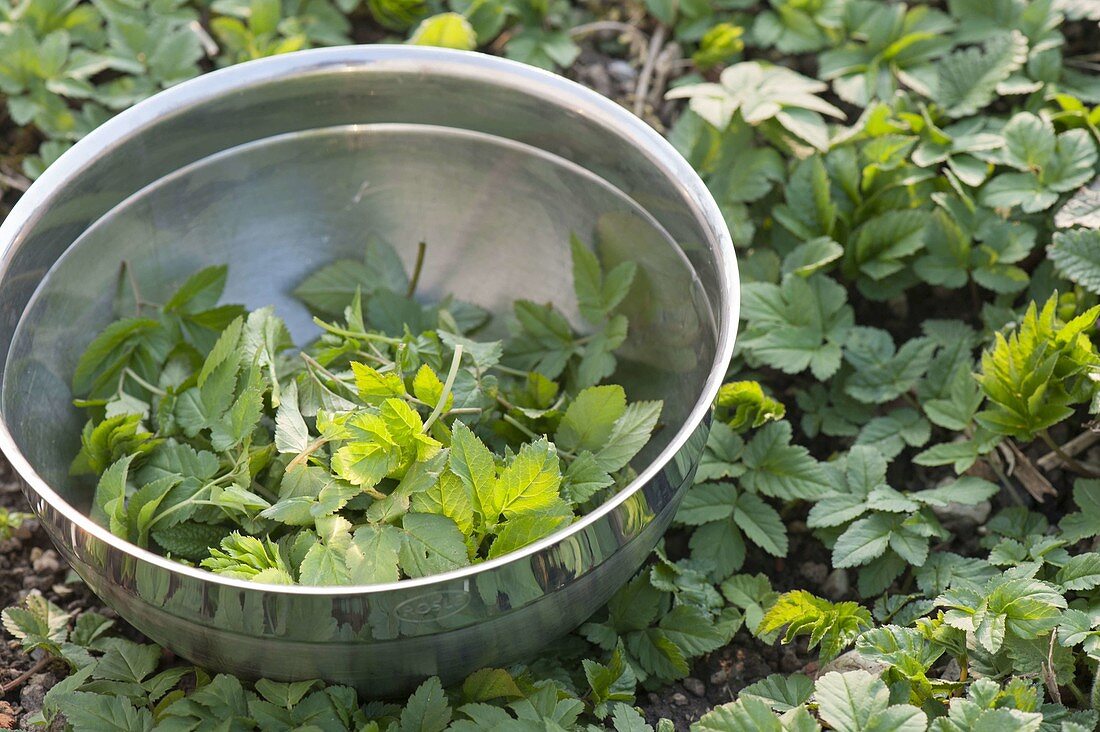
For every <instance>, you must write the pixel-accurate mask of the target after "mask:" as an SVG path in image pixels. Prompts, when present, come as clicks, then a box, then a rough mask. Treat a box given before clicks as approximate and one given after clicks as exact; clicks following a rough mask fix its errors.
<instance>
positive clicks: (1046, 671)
mask: <svg viewBox="0 0 1100 732" xmlns="http://www.w3.org/2000/svg"><path fill="white" fill-rule="evenodd" d="M1057 637H1058V634H1057V633H1051V634H1050V647H1049V648H1047V661H1046V663H1044V664H1043V682H1044V683H1045V684H1046V687H1047V691H1048V692H1050V698H1051V699H1052V700H1053V701H1054V703H1055V704H1061V703H1062V692H1061V691H1060V690H1059V689H1058V679H1057V678H1056V677H1055V675H1054V642H1055V640H1056V639H1057Z"/></svg>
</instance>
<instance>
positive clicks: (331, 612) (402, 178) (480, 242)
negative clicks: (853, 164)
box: [0, 46, 738, 696]
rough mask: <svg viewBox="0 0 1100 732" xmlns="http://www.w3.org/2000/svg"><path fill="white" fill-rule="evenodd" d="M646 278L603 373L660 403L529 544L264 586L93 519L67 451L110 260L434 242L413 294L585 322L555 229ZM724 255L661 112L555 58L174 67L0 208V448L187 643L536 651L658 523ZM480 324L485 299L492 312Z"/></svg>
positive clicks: (372, 681) (460, 660)
mask: <svg viewBox="0 0 1100 732" xmlns="http://www.w3.org/2000/svg"><path fill="white" fill-rule="evenodd" d="M573 233H575V234H577V235H578V236H579V237H580V238H581V239H582V241H585V242H587V243H590V244H591V245H592V246H593V247H594V248H595V249H596V251H597V252H598V254H599V255H600V257H601V259H602V260H603V261H604V262H605V264H613V263H614V262H617V261H622V260H631V261H634V262H636V263H637V264H638V267H639V276H638V278H637V281H636V283H635V287H634V289H633V290H632V291H631V294H630V296H629V297H628V299H627V300H626V301H625V303H624V305H623V309H624V312H625V313H626V315H627V316H628V318H629V319H630V335H629V338H628V340H627V343H626V344H625V345H624V347H623V349H622V351H621V356H622V358H621V361H622V364H623V368H622V372H621V374H619V375H618V376H617V377H616V379H617V380H621V381H622V383H623V384H624V386H626V388H627V391H628V394H629V395H630V397H631V398H634V399H640V398H659V399H663V400H664V401H665V410H664V413H663V415H662V422H663V423H664V428H663V429H662V430H661V431H660V432H659V433H658V434H657V436H656V437H655V439H654V441H653V443H652V444H651V445H650V446H648V447H647V449H646V451H645V452H643V454H642V455H641V456H639V458H638V459H637V460H636V461H635V467H636V468H637V469H638V472H639V475H638V478H637V479H636V480H635V481H634V482H633V483H632V484H631V485H630V486H628V487H627V488H626V489H625V490H623V491H622V492H620V493H619V494H618V495H616V496H615V497H614V498H613V499H611V500H610V501H608V502H607V503H606V504H604V505H603V506H601V507H600V508H599V509H598V510H596V511H595V512H593V513H591V514H589V515H587V516H584V517H582V518H581V519H580V520H578V521H577V522H576V523H574V524H572V525H571V526H569V527H567V528H566V529H563V530H561V531H559V532H558V533H556V534H554V535H552V536H550V537H548V538H546V539H544V540H542V541H539V542H538V543H536V544H533V545H531V546H529V547H526V548H525V549H523V550H521V551H519V552H516V553H514V554H510V555H508V556H505V557H501V558H499V559H496V560H493V561H488V562H485V563H483V564H479V565H477V566H474V567H469V568H466V569H463V570H460V571H455V572H451V573H448V574H443V575H438V576H434V577H427V578H423V579H419V580H412V581H403V582H400V583H396V584H389V585H375V586H361V587H338V588H328V587H280V586H271V585H260V584H253V583H248V582H244V581H238V580H233V579H227V578H223V577H219V576H216V575H213V574H210V573H207V572H205V571H202V570H198V569H193V568H189V567H185V566H183V565H180V564H177V563H175V562H172V561H170V560H167V559H165V558H163V557H160V556H158V555H156V554H153V553H151V552H148V551H145V550H142V549H139V548H137V547H135V546H133V545H130V544H129V543H127V542H125V541H123V540H121V539H119V538H117V537H114V536H112V535H111V534H110V533H109V532H108V531H106V530H105V529H103V528H102V527H99V526H98V525H96V524H94V523H93V522H92V521H91V520H89V519H88V518H87V517H86V515H85V513H84V511H85V509H86V507H87V506H88V504H89V501H90V496H91V486H90V485H89V484H88V483H87V482H81V481H76V480H74V479H72V478H70V477H69V476H68V475H67V467H68V464H69V461H70V460H71V459H72V456H73V455H74V454H75V451H76V449H77V448H78V435H79V429H80V426H81V424H82V418H81V416H80V415H79V414H78V413H77V411H76V410H75V409H74V408H73V407H72V406H71V393H70V390H69V386H68V384H69V380H70V378H71V375H72V371H73V367H74V365H75V362H76V359H77V357H78V356H79V354H80V352H81V351H82V350H83V347H84V346H85V345H86V344H87V343H88V342H89V341H90V340H91V338H92V337H93V336H94V334H95V333H96V332H97V331H98V330H99V329H101V328H102V327H103V326H104V325H106V324H107V323H108V322H109V321H110V320H111V319H112V318H113V317H114V313H113V310H112V299H113V294H114V292H115V288H116V282H117V279H118V272H119V266H120V264H121V262H122V261H123V260H126V261H128V262H129V263H130V264H131V266H132V267H133V268H134V271H135V273H136V275H137V278H138V280H139V281H140V282H141V283H142V289H143V294H144V295H145V296H146V297H148V298H149V299H151V300H154V301H155V300H157V299H158V297H159V296H160V295H161V294H163V293H164V292H165V291H167V290H168V289H169V288H171V287H174V286H176V285H178V284H179V283H180V282H182V281H183V279H185V278H186V277H187V276H188V275H189V274H191V273H193V272H194V271H195V270H197V269H198V268H200V267H202V266H206V265H210V264H216V263H223V262H226V263H228V264H229V265H230V276H229V283H228V287H227V292H226V298H225V299H226V301H229V302H242V303H244V304H245V305H247V306H249V307H259V306H262V305H268V304H274V305H275V306H276V308H277V311H278V313H279V314H280V315H282V316H283V317H284V318H286V320H287V322H288V324H289V325H290V327H291V330H292V332H293V334H294V335H295V338H296V339H297V342H298V343H300V344H301V343H305V342H306V341H308V339H309V338H310V337H311V336H312V335H314V333H315V331H314V330H313V329H312V325H311V323H310V320H309V318H308V315H307V313H306V311H305V310H304V309H303V308H302V306H301V305H300V304H298V303H297V302H296V301H295V300H294V298H293V297H292V295H291V294H290V293H291V291H292V290H293V289H294V287H295V286H296V285H297V283H299V282H300V281H301V280H302V279H303V278H304V277H305V276H306V275H307V274H308V273H310V272H311V271H313V270H315V269H316V268H317V267H319V266H322V265H324V264H326V263H328V262H331V261H333V260H335V259H338V258H346V257H353V258H354V257H360V256H362V252H363V249H364V242H365V241H366V238H367V237H368V236H378V237H381V238H383V239H385V240H386V241H388V242H390V243H391V244H393V245H394V246H395V247H396V248H397V249H398V251H399V252H400V254H401V256H402V257H403V258H404V259H405V261H406V263H408V262H410V261H411V260H412V259H413V257H414V253H415V248H416V243H417V242H419V241H421V240H423V241H426V242H428V257H427V264H426V267H425V270H424V274H423V278H422V280H421V282H422V287H421V289H420V291H421V293H422V294H423V295H424V296H425V297H426V298H431V297H433V296H439V295H441V294H443V293H446V292H453V293H455V294H456V295H457V296H458V297H460V298H462V299H465V300H468V301H472V302H475V303H477V304H479V305H481V306H483V307H486V308H488V309H490V310H491V311H493V312H495V313H505V312H507V311H508V310H509V307H510V303H511V301H512V300H514V299H516V298H519V297H525V298H530V299H534V300H537V301H547V302H554V303H555V304H558V305H560V306H561V307H562V309H563V311H564V312H565V313H566V314H567V316H569V317H570V318H572V319H573V320H575V321H576V320H577V315H576V309H575V304H574V303H573V294H572V275H571V270H570V261H569V247H568V238H569V235H570V234H573ZM737 300H738V288H737V276H736V265H735V263H734V255H733V247H732V244H731V242H730V238H729V233H728V231H727V230H726V227H725V224H724V222H723V220H722V217H721V215H720V213H719V211H718V208H717V206H716V205H715V203H714V201H713V200H712V199H711V197H710V194H709V193H708V192H707V190H706V188H705V187H704V185H703V184H702V182H701V181H700V180H699V179H698V177H697V176H696V175H695V173H694V172H693V171H692V170H691V168H690V166H689V165H688V164H687V163H686V162H685V161H684V160H683V159H682V158H681V157H680V156H679V155H678V154H677V153H676V152H675V151H674V150H673V148H672V147H671V146H670V145H669V144H668V143H667V142H665V141H664V140H663V139H662V138H661V137H660V135H658V134H657V133H656V132H654V131H653V130H652V129H650V128H649V127H648V126H647V125H645V124H644V123H642V122H641V121H640V120H638V119H636V118H635V117H633V116H632V115H630V114H629V113H627V112H626V111H625V110H622V109H621V108H619V107H618V106H617V105H615V104H613V103H612V102H610V101H608V100H606V99H604V98H602V97H600V96H599V95H597V94H595V93H593V92H591V91H588V90H586V89H584V88H582V87H580V86H578V85H576V84H574V83H572V82H569V81H567V80H565V79H562V78H560V77H557V76H554V75H551V74H548V73H544V72H541V71H538V70H535V69H532V68H529V67H525V66H522V65H519V64H515V63H512V62H508V61H504V60H501V59H497V58H492V57H488V56H482V55H478V54H468V53H460V52H454V51H444V50H436V49H424V48H413V47H404V46H400V47H399V46H365V47H344V48H332V49H324V50H316V51H306V52H301V53H296V54H290V55H287V56H280V57H276V58H270V59H264V60H261V61H256V62H252V63H247V64H243V65H240V66H236V67H232V68H229V69H225V70H222V71H217V72H214V73H212V74H208V75H206V76H203V77H200V78H198V79H196V80H194V81H190V82H187V83H185V84H181V85H180V86H178V87H175V88H172V89H170V90H168V91H166V92H162V93H161V94H159V95H157V96H155V97H153V98H152V99H150V100H148V101H146V102H143V103H141V104H139V105H137V106H136V107H134V108H133V109H131V110H129V111H127V112H124V113H122V114H120V115H119V116H118V117H116V118H114V119H112V120H111V121H110V122H108V123H107V124H105V125H104V126H103V127H101V128H99V129H98V130H96V131H95V132H94V133H92V134H91V135H89V136H88V137H87V138H85V139H84V140H82V141H81V142H80V143H78V144H77V145H76V146H75V147H74V148H73V149H72V150H71V151H69V152H68V153H66V154H65V155H64V156H63V157H62V158H61V159H60V160H59V161H58V162H57V163H56V164H55V165H54V166H52V167H51V168H50V169H49V170H48V171H47V172H46V173H45V175H43V176H42V178H41V179H40V180H38V181H37V182H36V183H35V184H34V185H33V186H32V187H31V189H30V190H29V191H28V192H27V193H26V194H25V195H24V196H23V198H22V199H21V200H20V201H19V203H18V204H17V206H16V207H15V209H14V210H13V211H12V213H11V215H10V216H9V217H8V218H7V219H6V220H5V221H4V223H3V225H2V226H0V354H2V366H3V369H2V371H3V377H2V384H0V388H2V392H0V448H2V449H3V451H4V453H5V454H6V455H7V456H8V458H9V459H10V460H11V462H12V464H13V465H14V467H15V469H16V471H17V472H18V473H19V475H20V476H21V477H22V479H23V481H24V483H25V485H26V490H27V495H28V497H29V499H30V501H31V504H32V506H33V507H34V510H35V512H36V513H37V514H38V515H39V517H40V518H41V520H42V523H43V525H44V526H45V527H46V528H47V529H48V530H49V532H50V535H51V536H52V538H53V540H54V542H55V543H56V544H57V546H58V548H59V549H60V550H61V552H62V553H63V554H64V555H65V556H66V558H67V559H68V560H69V561H70V562H71V563H72V564H73V566H74V567H75V568H76V570H77V571H78V572H79V573H80V575H81V576H82V577H83V578H84V579H85V581H87V583H88V584H89V585H90V586H91V588H92V589H93V590H94V591H95V592H96V593H97V594H98V595H100V596H101V597H102V598H103V599H104V601H105V602H107V603H108V604H109V605H110V606H112V607H113V608H115V609H116V610H117V611H118V612H119V614H120V615H122V616H123V617H124V618H126V620H128V621H129V622H131V623H132V624H133V625H134V626H136V627H137V628H138V629H139V630H141V631H142V632H144V633H145V634H146V635H148V636H149V637H150V638H152V639H154V640H156V641H157V642H159V643H161V644H163V645H165V646H167V647H169V648H171V649H172V650H174V651H175V652H176V653H178V654H179V655H181V656H183V657H185V658H188V659H190V660H191V661H193V662H195V663H198V664H201V665H204V666H206V667H208V668H211V669H214V670H218V671H229V672H233V673H236V674H239V675H242V676H246V677H257V676H268V677H271V678H276V679H284V680H289V679H308V678H318V677H320V678H325V679H328V680H331V681H336V682H341V683H347V684H351V685H354V686H356V687H358V688H359V689H360V690H361V691H362V692H364V693H366V694H369V695H374V696H386V695H392V694H397V693H401V692H403V691H406V690H408V689H409V688H410V686H412V685H415V684H416V683H417V682H419V681H420V680H421V679H422V678H423V677H425V676H428V675H432V674H438V675H440V676H442V677H443V678H444V680H445V681H450V680H454V679H457V678H460V677H461V676H463V675H464V674H466V673H468V672H470V671H472V670H474V669H476V668H478V667H482V666H486V665H494V664H502V663H507V662H509V661H512V660H515V659H518V658H521V657H524V656H528V655H530V654H532V653H534V652H535V651H537V650H538V648H539V647H540V646H542V645H543V644H545V643H546V642H548V641H550V640H552V639H553V638H555V637H556V636H559V635H561V634H562V633H565V632H567V631H568V630H570V629H572V628H574V627H576V626H577V625H578V624H580V623H581V622H583V621H584V620H585V619H586V618H587V617H588V616H589V615H590V614H591V613H592V612H594V611H595V610H596V609H598V608H599V607H600V606H601V605H602V604H603V603H604V602H606V601H607V599H608V598H609V597H610V596H611V594H612V593H614V591H615V590H616V589H617V588H618V587H620V586H621V585H622V584H623V583H624V582H625V581H626V580H627V579H628V578H629V577H630V576H631V574H632V573H633V572H635V571H636V570H637V569H638V567H639V566H640V565H641V563H642V562H643V561H644V560H645V557H646V556H647V554H648V553H649V552H650V551H651V550H652V548H653V546H654V544H655V543H656V542H657V540H658V539H659V537H660V536H661V534H662V533H663V532H664V531H665V529H666V528H667V527H668V525H669V522H670V521H671V520H672V516H673V514H674V513H675V510H676V506H677V504H678V503H679V500H680V497H681V495H682V494H683V491H684V490H685V489H686V487H687V485H688V484H689V483H690V481H691V479H692V476H693V474H694V471H695V467H696V465H697V464H698V461H699V458H700V456H701V454H702V450H703V446H704V444H705V441H706V435H707V430H708V426H707V414H708V408H709V405H710V402H711V400H712V399H713V398H714V395H715V393H716V391H717V388H718V386H719V384H720V383H721V379H722V376H723V374H724V371H725V367H726V364H727V362H728V359H729V357H730V353H731V351H732V348H733V338H734V332H735V328H736V323H737ZM496 320H497V322H500V321H501V320H503V318H497V319H496Z"/></svg>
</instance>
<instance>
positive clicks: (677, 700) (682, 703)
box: [672, 692, 688, 707]
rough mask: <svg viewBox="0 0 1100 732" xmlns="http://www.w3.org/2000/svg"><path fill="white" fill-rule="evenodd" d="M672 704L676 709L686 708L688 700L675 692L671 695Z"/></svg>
mask: <svg viewBox="0 0 1100 732" xmlns="http://www.w3.org/2000/svg"><path fill="white" fill-rule="evenodd" d="M672 703H673V704H675V705H676V706H678V707H686V706H687V703H688V698H687V697H686V696H684V695H683V694H681V693H680V692H676V693H675V694H673V695H672Z"/></svg>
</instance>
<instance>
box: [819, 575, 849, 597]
mask: <svg viewBox="0 0 1100 732" xmlns="http://www.w3.org/2000/svg"><path fill="white" fill-rule="evenodd" d="M850 586H851V585H850V584H849V583H848V573H847V572H845V571H844V570H843V569H834V570H833V571H832V572H830V573H829V576H828V577H826V578H825V582H824V583H823V584H822V585H821V592H822V593H824V595H825V597H827V598H829V599H830V600H833V601H836V600H839V599H841V598H842V597H844V596H845V595H847V594H848V588H849V587H850Z"/></svg>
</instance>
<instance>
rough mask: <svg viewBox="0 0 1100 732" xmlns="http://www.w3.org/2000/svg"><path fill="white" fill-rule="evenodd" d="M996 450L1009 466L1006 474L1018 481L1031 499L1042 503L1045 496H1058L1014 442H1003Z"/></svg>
mask: <svg viewBox="0 0 1100 732" xmlns="http://www.w3.org/2000/svg"><path fill="white" fill-rule="evenodd" d="M997 448H998V449H999V450H1000V451H1001V453H1002V455H1004V456H1005V459H1006V461H1007V462H1008V463H1009V464H1010V465H1011V468H1010V469H1009V470H1008V474H1009V475H1011V476H1014V477H1015V478H1016V479H1017V480H1019V481H1020V484H1021V485H1023V487H1024V488H1025V489H1026V490H1027V492H1028V493H1030V494H1031V497H1032V498H1034V499H1035V500H1036V501H1039V502H1040V503H1042V502H1043V499H1044V498H1045V497H1046V496H1056V495H1058V491H1057V490H1055V488H1054V486H1053V485H1051V482H1050V481H1049V480H1047V477H1046V476H1045V475H1043V473H1042V471H1040V470H1039V469H1038V468H1036V467H1035V463H1033V462H1031V459H1030V458H1029V457H1028V456H1027V455H1025V454H1024V453H1023V451H1021V450H1020V448H1018V447H1016V443H1015V442H1013V441H1012V440H1004V441H1003V442H1001V443H1000V444H998V445H997Z"/></svg>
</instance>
